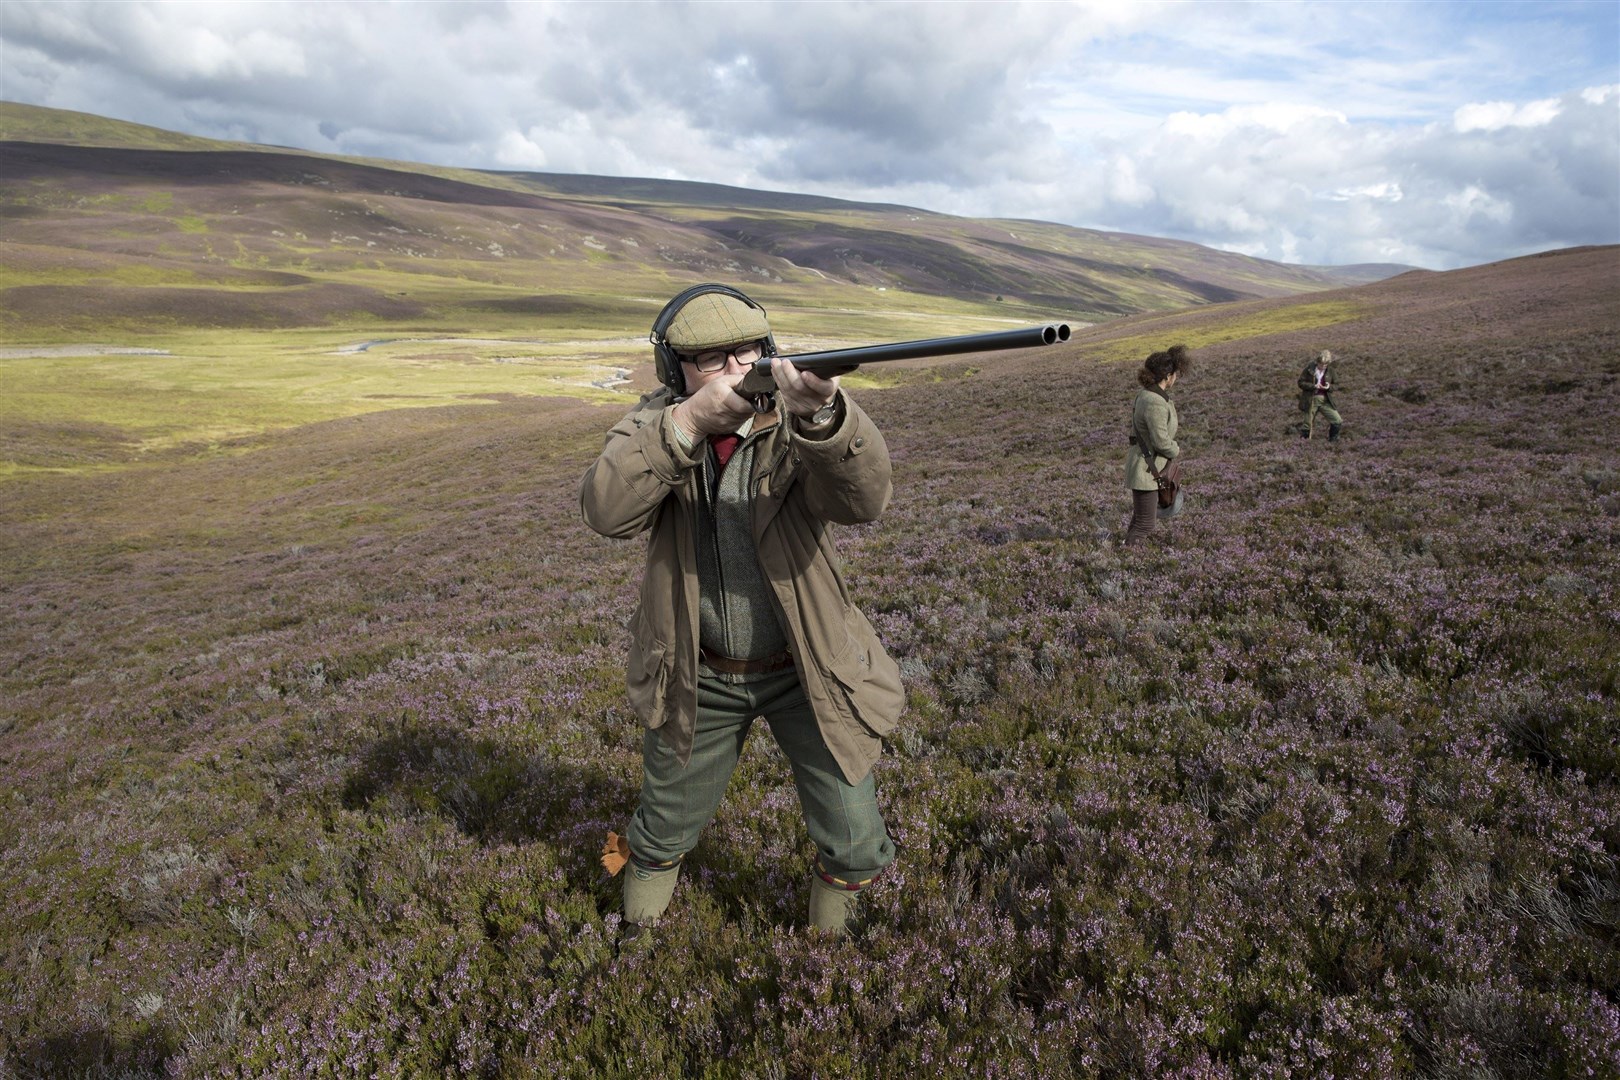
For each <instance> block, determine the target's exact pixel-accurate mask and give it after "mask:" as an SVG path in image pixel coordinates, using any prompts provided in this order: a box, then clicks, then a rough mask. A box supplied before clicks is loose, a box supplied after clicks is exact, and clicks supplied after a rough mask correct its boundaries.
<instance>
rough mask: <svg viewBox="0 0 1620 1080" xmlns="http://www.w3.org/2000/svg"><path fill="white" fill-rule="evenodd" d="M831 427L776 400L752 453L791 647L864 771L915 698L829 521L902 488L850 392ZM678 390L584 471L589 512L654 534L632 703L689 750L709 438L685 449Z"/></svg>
mask: <svg viewBox="0 0 1620 1080" xmlns="http://www.w3.org/2000/svg"><path fill="white" fill-rule="evenodd" d="M839 393H840V395H841V396H842V397H843V418H842V420H841V421H840V422H839V424H838V427H837V428H836V429H835V430H834V431H833V432H832V434H831V435H829V436H828V437H826V438H825V439H806V438H804V437H803V436H801V435H799V434H798V433H797V432H796V431H794V430H793V429H792V425H791V424H779V423H776V421H775V415H774V414H769V415H767V416H764V417H760V418H759V420H757V421H756V427H759V426H765V427H766V428H767V430H765V431H764V433H763V434H762V435H761V436H760V441H759V445H758V449H757V450H756V452H755V454H754V474H753V477H752V480H751V482H752V485H753V491H754V500H753V528H754V543H755V546H756V549H757V551H758V557H759V564H760V567H761V569H762V570H763V571H764V576H765V579H766V580H767V581H768V582H769V583H770V585H771V588H772V590H773V592H774V594H775V596H776V600H777V606H778V610H779V611H780V613H781V614H782V617H783V628H784V629H785V630H786V632H787V637H788V648H789V650H790V651H791V652H792V654H793V659H794V662H795V664H796V665H797V667H798V671H799V678H800V680H801V681H802V682H803V684H804V689H805V694H806V696H807V697H808V698H809V701H810V705H811V708H812V709H814V710H815V714H816V721H817V723H818V724H819V726H820V728H821V735H822V738H823V739H824V740H825V741H826V743H827V748H828V749H829V750H830V751H831V752H832V755H833V757H834V759H836V760H837V762H838V764H839V767H840V769H841V770H842V771H843V773H844V776H845V778H846V779H847V780H848V781H849V782H850V783H851V784H856V783H859V782H860V781H861V780H862V779H864V778H865V776H866V774H867V772H868V771H869V770H870V769H871V767H872V763H873V762H874V761H876V760H877V758H878V755H879V754H880V753H881V752H882V740H881V738H880V736H882V735H884V734H886V733H887V732H888V731H889V730H891V729H892V728H893V727H894V725H895V722H896V721H897V720H899V718H900V713H901V711H902V710H903V709H904V707H905V690H904V689H903V688H902V686H901V683H900V670H899V668H898V667H897V666H896V664H895V662H894V660H893V659H891V658H890V657H889V655H888V653H886V652H885V651H884V650H883V646H882V644H881V643H880V642H879V641H878V637H877V632H876V631H875V630H874V629H873V628H872V624H871V623H870V622H868V621H867V619H866V616H865V615H863V614H862V613H861V612H860V611H859V610H858V609H857V608H856V607H855V606H854V604H852V603H851V602H850V599H849V591H848V589H847V588H846V587H845V584H844V579H843V575H842V573H841V572H840V570H839V560H838V553H837V551H836V550H835V549H834V547H833V542H832V535H831V529H830V528H829V527H828V526H829V525H830V524H843V525H853V524H858V523H861V522H866V521H872V520H874V519H875V518H876V517H877V516H878V515H879V514H880V513H882V512H883V510H884V508H885V507H886V506H888V503H889V497H890V495H891V493H892V490H893V489H892V487H891V484H890V469H889V450H888V446H887V445H886V444H885V443H884V441H883V436H882V434H881V433H880V432H879V431H878V429H877V427H876V426H875V425H874V424H873V423H872V420H871V418H870V417H868V416H867V415H866V413H865V412H863V411H862V410H861V409H860V408H859V407H858V406H857V405H856V404H855V403H854V402H853V401H851V400H850V399H849V397H848V395H845V394H844V393H843V391H841V390H840V391H839ZM674 403H675V398H674V397H673V395H672V394H671V393H670V392H669V391H668V390H665V389H660V390H656V391H654V392H652V393H650V394H648V395H646V396H645V397H643V398H642V399H641V402H640V403H639V404H638V405H637V406H636V407H635V408H633V409H631V410H630V412H629V413H627V414H626V415H625V416H624V418H623V419H621V420H620V421H619V422H618V423H617V424H615V425H614V426H613V428H612V429H611V430H610V431H609V432H608V434H607V439H606V441H605V442H604V444H603V446H602V453H601V454H600V456H598V457H597V459H596V461H595V462H594V463H593V464H592V465H591V467H590V469H588V470H587V471H586V473H585V478H584V480H583V481H582V482H581V485H580V510H581V513H582V514H583V515H584V518H585V523H586V524H587V525H589V526H590V527H591V528H592V529H594V530H596V531H597V532H599V533H601V534H602V535H603V536H609V537H615V538H620V539H625V538H629V537H634V536H638V535H640V534H641V533H643V532H645V533H648V534H649V538H648V544H647V566H646V570H645V571H644V573H643V575H642V579H641V599H640V602H639V603H638V604H637V605H636V610H635V614H634V615H633V616H632V618H631V621H630V657H629V661H628V664H627V665H626V683H627V686H628V689H629V693H630V704H631V706H632V707H633V708H634V709H635V711H636V714H637V715H638V716H639V717H640V718H641V721H642V723H644V724H645V725H646V726H647V727H648V728H654V729H658V730H659V731H660V732H661V734H662V736H663V738H664V740H665V742H666V743H667V744H668V745H669V746H670V747H671V748H672V749H673V750H675V752H676V753H677V754H679V755H680V759H681V761H682V763H683V764H684V763H685V762H686V761H687V760H688V759H689V757H690V755H691V752H692V735H693V730H694V728H695V726H696V721H697V679H698V576H697V552H696V545H695V540H694V537H693V529H692V514H693V513H694V511H695V510H696V508H697V507H698V505H699V503H698V495H699V492H698V488H697V485H698V483H699V476H700V474H701V471H702V470H701V469H699V467H698V466H699V463H700V461H701V457H700V455H702V454H703V453H704V452H705V448H704V445H703V444H702V443H701V442H700V443H699V444H698V446H697V448H696V449H695V450H693V451H691V452H688V451H686V450H683V449H682V448H681V444H680V442H679V440H678V439H677V437H676V434H675V429H674V422H673V421H672V420H671V418H670V406H672V405H673V404H674Z"/></svg>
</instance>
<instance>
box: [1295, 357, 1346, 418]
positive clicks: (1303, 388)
mask: <svg viewBox="0 0 1620 1080" xmlns="http://www.w3.org/2000/svg"><path fill="white" fill-rule="evenodd" d="M1319 362H1320V361H1318V360H1309V361H1307V362H1306V364H1305V367H1304V369H1303V370H1302V371H1300V373H1299V411H1300V412H1302V413H1308V412H1310V411H1311V402H1312V401H1320V402H1321V403H1322V404H1323V405H1326V406H1327V407H1328V408H1330V409H1334V410H1337V409H1338V407H1339V406H1338V405H1337V404H1336V403H1335V402H1334V400H1333V391H1334V390H1337V389H1338V388H1339V368H1338V365H1336V364H1334V363H1333V361H1332V360H1329V361H1328V362H1327V364H1326V366H1324V367H1321V368H1318V367H1317V364H1318V363H1319ZM1318 372H1320V379H1321V382H1322V385H1321V386H1320V387H1319V386H1318V382H1317V380H1318V377H1319V376H1318ZM1319 389H1320V390H1321V393H1318V392H1317V391H1318V390H1319Z"/></svg>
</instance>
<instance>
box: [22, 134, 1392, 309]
mask: <svg viewBox="0 0 1620 1080" xmlns="http://www.w3.org/2000/svg"><path fill="white" fill-rule="evenodd" d="M171 135H172V133H163V132H158V131H156V130H155V129H149V128H141V127H138V126H135V125H122V124H119V123H116V122H113V121H106V120H101V119H99V118H95V117H86V116H83V115H82V114H72V113H57V112H55V111H53V110H39V109H32V108H29V107H26V106H19V105H6V106H4V107H3V108H0V217H3V220H4V221H5V222H6V242H5V244H4V245H3V246H0V289H3V290H4V291H3V292H0V320H3V321H0V330H4V331H6V332H7V333H8V335H10V336H12V337H14V338H17V339H27V340H60V339H61V338H63V337H64V336H72V335H82V334H84V333H87V332H90V331H93V330H95V329H98V328H100V329H105V330H111V331H117V332H123V333H140V332H142V331H143V329H151V328H152V327H154V326H155V327H159V328H163V329H173V328H175V327H176V326H183V325H188V324H193V325H199V326H212V327H230V326H279V327H294V326H310V327H318V326H324V325H332V324H333V323H334V322H336V321H340V320H341V319H342V318H344V317H353V318H363V319H369V320H373V321H375V322H378V323H380V324H383V325H386V326H390V327H394V328H404V327H412V326H414V327H417V328H421V327H426V326H436V327H438V328H439V329H441V330H446V329H456V330H462V331H467V332H499V331H504V330H507V329H508V328H509V327H510V326H511V325H512V322H513V319H512V317H513V316H519V315H521V314H522V313H523V312H524V311H525V310H526V306H528V305H531V304H533V303H535V302H536V301H537V300H543V301H544V302H542V303H541V304H540V306H541V307H542V308H544V307H545V306H546V303H549V302H550V301H549V300H548V299H545V298H552V297H557V296H562V295H568V296H573V297H576V298H579V299H580V300H581V301H582V302H586V303H587V306H589V307H590V308H591V309H592V312H593V318H592V319H587V320H580V321H578V324H577V325H574V326H571V327H569V328H568V329H569V330H570V331H576V330H593V329H594V330H595V331H596V332H599V333H600V332H604V331H606V330H607V329H608V328H609V327H610V326H613V325H615V324H617V325H618V326H620V327H622V326H623V325H624V324H625V323H627V322H628V323H629V324H631V325H636V324H640V323H642V322H644V321H645V316H646V314H647V312H646V308H647V306H648V305H649V304H650V303H652V302H653V298H657V297H662V296H667V295H668V294H669V293H670V292H672V291H674V290H675V288H677V287H678V286H680V285H683V284H686V283H689V282H692V281H696V280H704V279H711V278H718V279H721V280H727V281H733V282H736V283H738V284H741V285H744V286H747V287H750V288H756V289H758V290H760V292H761V294H762V297H763V298H764V299H766V301H767V302H769V303H777V302H779V299H780V298H785V297H791V298H792V299H793V301H794V302H797V303H800V304H802V305H803V306H806V307H812V306H820V307H823V308H828V309H843V310H854V311H868V312H880V311H884V310H889V309H904V310H910V311H915V312H938V313H941V314H944V313H952V312H954V313H955V314H957V315H958V316H968V317H977V318H993V319H1007V320H1013V321H1029V320H1031V319H1047V318H1065V319H1069V320H1071V321H1094V320H1097V319H1102V318H1109V317H1116V316H1119V315H1123V314H1130V313H1134V312H1140V311H1150V310H1167V309H1173V308H1180V307H1185V306H1187V305H1191V304H1204V303H1209V302H1214V301H1224V300H1233V299H1241V298H1245V297H1256V296H1276V295H1286V294H1292V293H1298V292H1302V291H1313V290H1320V289H1324V288H1330V287H1334V286H1336V285H1339V284H1343V282H1344V280H1345V278H1342V277H1336V276H1335V274H1334V272H1333V271H1331V270H1323V269H1321V268H1314V269H1312V268H1304V267H1290V266H1284V265H1282V264H1278V263H1269V262H1266V261H1264V260H1258V259H1251V258H1247V257H1244V256H1238V255H1232V254H1229V253H1223V252H1216V251H1212V250H1210V249H1207V248H1202V247H1199V246H1197V245H1193V244H1185V243H1180V242H1176V241H1168V240H1157V239H1153V238H1149V237H1136V236H1129V235H1126V234H1118V233H1100V232H1094V231H1088V230H1083V229H1073V228H1068V227H1065V226H1058V225H1053V224H1050V223H1042V222H1007V221H976V220H972V219H965V218H955V217H950V216H947V215H942V214H932V213H927V212H923V211H918V210H911V209H908V208H904V207H893V206H881V205H873V204H860V203H845V202H840V201H838V200H832V199H824V198H816V197H809V196H795V195H788V194H774V193H768V192H749V191H744V190H742V189H735V188H725V187H719V186H716V185H700V184H682V183H677V182H664V181H652V180H624V179H616V178H609V177H559V176H551V175H543V174H516V173H488V172H476V171H472V170H458V169H443V168H432V167H427V166H419V165H412V164H409V163H398V162H375V161H362V160H353V159H339V158H332V157H326V156H322V155H318V154H310V153H304V152H297V151H286V150H278V149H275V148H265V147H253V146H247V145H243V144H228V143H210V142H208V141H206V140H193V139H188V138H186V137H184V136H172V137H171ZM1351 273H1352V275H1354V277H1355V278H1357V279H1359V278H1361V277H1365V276H1366V275H1368V274H1369V273H1376V271H1375V270H1367V269H1366V268H1359V269H1356V270H1354V271H1351ZM339 286H342V287H341V288H339ZM249 293H251V294H252V295H248V294H249ZM502 316H505V317H506V318H504V319H503V318H502Z"/></svg>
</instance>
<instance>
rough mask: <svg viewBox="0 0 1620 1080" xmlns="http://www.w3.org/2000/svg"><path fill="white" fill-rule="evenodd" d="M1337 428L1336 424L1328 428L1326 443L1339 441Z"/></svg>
mask: <svg viewBox="0 0 1620 1080" xmlns="http://www.w3.org/2000/svg"><path fill="white" fill-rule="evenodd" d="M1339 426H1340V425H1338V424H1334V425H1333V426H1332V427H1330V428H1328V442H1338V441H1339Z"/></svg>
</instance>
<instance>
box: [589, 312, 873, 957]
mask: <svg viewBox="0 0 1620 1080" xmlns="http://www.w3.org/2000/svg"><path fill="white" fill-rule="evenodd" d="M651 341H652V345H653V358H654V363H655V366H656V370H657V374H658V379H659V381H660V382H661V383H662V384H663V385H662V387H661V388H660V389H658V390H656V391H654V392H652V393H650V394H648V395H646V396H645V397H643V398H642V399H641V401H640V403H639V404H637V405H636V407H635V408H633V409H631V410H630V412H629V413H628V414H626V415H625V416H624V418H623V419H621V420H620V421H619V422H618V423H617V424H615V425H614V426H613V428H612V430H610V431H609V432H608V434H607V439H606V441H605V443H604V444H603V447H602V452H601V455H600V456H599V457H598V458H597V459H596V461H595V463H594V464H592V465H591V467H590V469H589V470H588V471H587V472H586V474H585V478H584V481H583V482H582V484H581V488H580V506H581V511H582V513H583V515H584V519H585V522H586V524H588V525H589V526H590V527H591V528H592V529H594V530H596V531H597V532H599V533H601V534H602V535H604V536H609V537H616V538H629V537H633V536H638V535H641V534H643V533H645V534H647V536H648V545H647V563H646V569H645V571H644V573H643V575H642V580H641V597H640V602H639V603H638V605H637V607H636V611H635V614H634V616H633V617H632V618H631V620H630V658H629V663H628V665H627V682H628V687H629V694H630V703H631V705H632V707H633V708H634V709H635V711H636V713H637V715H638V716H639V717H640V718H641V721H642V723H643V725H644V726H645V728H646V730H645V732H644V733H643V737H642V766H643V770H642V784H641V800H640V805H639V806H638V807H637V809H636V812H635V814H634V816H633V817H632V818H631V820H630V825H629V828H628V830H627V832H626V835H624V836H619V835H618V834H617V833H610V834H609V836H608V845H607V848H606V849H605V850H604V852H603V865H604V866H605V867H607V869H608V870H609V872H610V873H617V872H618V871H619V870H620V869H621V868H623V869H624V870H625V874H624V919H625V923H626V930H625V933H626V935H627V936H632V937H633V936H635V935H636V934H638V933H639V932H640V931H641V929H643V928H645V927H650V926H654V925H656V924H657V923H658V921H659V919H660V918H662V917H663V915H664V912H665V909H666V908H667V907H668V906H669V903H670V901H671V898H672V896H673V894H674V890H675V883H676V879H677V877H678V876H679V874H680V868H681V862H682V860H683V859H684V858H685V857H686V855H687V853H688V852H689V851H690V850H691V849H692V848H693V847H694V846H695V845H696V843H697V840H698V835H699V834H700V833H701V832H702V830H703V828H704V827H705V826H706V825H707V824H708V823H709V821H710V820H711V819H712V818H713V817H714V814H715V812H716V810H717V809H718V808H719V805H720V800H721V797H722V796H723V795H724V794H725V789H726V786H727V784H728V782H729V781H730V779H731V775H732V772H733V770H734V769H735V768H736V766H737V760H738V757H739V756H740V754H741V752H742V748H743V742H744V740H745V739H746V738H747V735H748V731H749V728H750V727H751V725H752V724H753V721H754V719H755V718H756V717H761V716H762V717H764V719H765V721H766V723H767V724H768V725H769V727H770V730H771V734H772V736H773V737H774V738H775V740H776V743H777V745H778V746H779V747H781V749H782V752H783V754H784V755H785V756H786V758H787V760H788V763H789V764H790V765H791V767H792V769H793V779H794V783H795V785H796V787H797V789H798V794H799V803H800V806H801V808H802V810H803V813H804V820H805V825H806V828H807V830H808V832H809V834H810V839H811V841H812V842H813V843H814V845H815V860H814V869H813V873H812V874H811V875H810V904H809V909H810V910H809V916H810V924H811V925H812V926H814V927H817V928H820V929H823V930H827V931H831V932H833V933H844V932H846V930H847V929H848V927H849V926H850V924H851V922H852V920H853V918H854V914H855V898H856V897H857V896H858V895H859V893H860V890H861V889H862V888H863V887H865V886H866V885H867V884H868V883H869V882H871V881H872V880H873V879H874V878H875V877H876V876H877V875H878V873H879V872H880V871H882V870H883V869H884V868H885V867H887V866H888V865H889V864H890V863H891V862H893V860H894V845H893V843H892V842H891V841H890V839H889V834H888V830H887V828H886V826H885V825H884V822H883V818H882V816H881V814H880V813H879V811H878V805H877V793H876V787H875V785H874V782H873V777H872V773H871V769H872V764H873V762H875V761H876V760H877V758H878V755H879V754H880V753H881V751H882V736H883V735H884V734H885V733H886V732H888V731H889V730H890V729H891V728H893V726H894V724H895V721H896V720H898V719H899V716H900V713H901V710H902V709H903V708H904V705H905V691H904V689H903V688H902V686H901V683H900V672H899V668H898V667H897V666H896V664H895V663H894V661H893V660H892V659H891V658H890V657H889V655H888V654H887V653H886V652H884V650H883V646H882V644H881V643H880V642H879V641H878V637H877V633H876V631H875V630H873V628H872V625H871V623H870V622H868V621H867V619H866V617H865V616H864V615H863V614H862V613H861V612H860V611H859V609H857V608H856V607H855V606H854V605H853V604H852V603H850V600H849V592H848V589H847V588H846V587H845V584H844V580H843V575H842V573H841V571H840V564H839V558H838V554H837V551H836V550H835V549H834V547H833V542H832V529H831V526H832V525H834V524H841V525H852V524H858V523H861V522H867V521H872V520H874V519H875V518H876V517H877V516H878V515H879V514H880V513H881V512H882V511H883V510H884V508H885V507H886V506H887V505H888V502H889V498H890V495H891V493H892V487H891V484H890V466H889V451H888V447H887V445H886V444H885V443H884V441H883V436H882V434H881V433H880V432H879V431H878V429H877V427H876V426H875V425H874V424H873V423H872V420H871V418H870V417H868V416H867V415H866V413H865V412H863V411H862V410H861V409H860V407H859V406H857V405H856V404H855V403H854V402H853V401H852V400H850V398H849V395H848V394H846V393H845V392H844V391H843V390H842V389H841V388H840V387H839V384H838V380H837V379H836V378H833V379H823V378H820V377H818V376H817V375H815V374H813V373H811V372H808V371H804V372H801V371H799V370H798V369H797V368H795V367H794V366H793V365H792V364H791V363H789V362H787V361H785V360H781V359H779V358H777V354H776V342H775V339H774V338H773V337H772V335H771V328H770V324H769V323H768V322H767V320H766V317H765V311H764V309H763V308H762V307H760V305H759V304H757V303H755V302H754V301H753V300H751V299H749V298H748V297H747V296H745V295H743V294H742V293H741V292H739V291H737V290H736V289H732V288H730V287H728V286H724V285H714V284H709V285H698V286H694V287H693V288H691V289H688V290H686V291H685V292H682V293H681V294H680V295H678V296H676V297H675V298H674V299H673V300H671V301H670V302H669V303H668V304H667V305H665V307H664V309H663V311H662V312H660V313H659V315H658V318H657V319H656V320H655V321H654V323H653V328H652V334H651ZM764 357H770V358H772V359H771V371H772V376H773V377H774V379H775V383H776V391H775V393H774V395H771V397H772V399H773V400H770V401H757V402H751V401H749V400H747V399H745V398H743V397H742V396H741V395H739V394H738V393H737V392H736V390H735V387H736V386H737V384H738V383H740V382H741V381H742V379H743V377H744V376H745V375H746V373H747V372H748V370H749V369H750V367H751V366H752V365H753V364H754V363H755V362H757V361H758V360H760V359H761V358H764ZM756 407H760V408H763V409H764V410H765V411H763V412H756V411H755V410H756Z"/></svg>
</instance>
